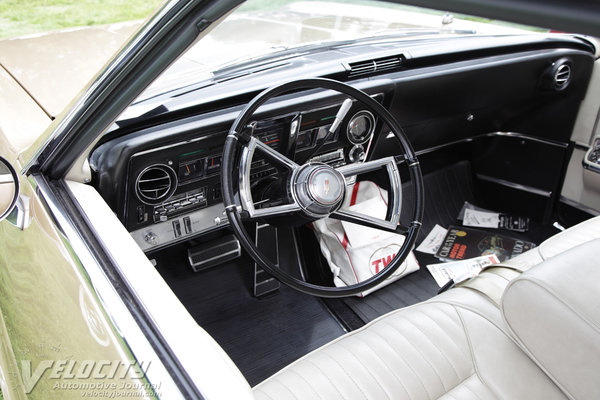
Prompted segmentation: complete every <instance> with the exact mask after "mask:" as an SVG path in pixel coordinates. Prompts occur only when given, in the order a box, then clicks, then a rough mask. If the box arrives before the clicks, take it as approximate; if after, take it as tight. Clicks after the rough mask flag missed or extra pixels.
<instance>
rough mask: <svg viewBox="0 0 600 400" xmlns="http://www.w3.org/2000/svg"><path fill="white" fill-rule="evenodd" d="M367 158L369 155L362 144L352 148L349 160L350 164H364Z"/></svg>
mask: <svg viewBox="0 0 600 400" xmlns="http://www.w3.org/2000/svg"><path fill="white" fill-rule="evenodd" d="M366 157H367V154H366V153H365V149H364V148H363V147H362V146H361V145H360V144H358V145H356V146H354V147H352V148H351V149H350V151H349V152H348V158H349V159H350V162H353V163H355V162H363V161H365V158H366Z"/></svg>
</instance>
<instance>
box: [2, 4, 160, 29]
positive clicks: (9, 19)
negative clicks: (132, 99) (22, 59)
mask: <svg viewBox="0 0 600 400" xmlns="http://www.w3.org/2000/svg"><path fill="white" fill-rule="evenodd" d="M161 1H162V0H0V38H9V37H16V36H23V35H29V34H33V33H39V32H47V31H54V30H59V29H64V28H71V27H76V26H93V25H102V24H109V23H114V22H122V21H130V20H134V19H142V18H146V17H147V16H148V15H150V13H151V12H152V11H153V10H154V9H155V8H156V7H157V6H158V5H159V4H160V3H161Z"/></svg>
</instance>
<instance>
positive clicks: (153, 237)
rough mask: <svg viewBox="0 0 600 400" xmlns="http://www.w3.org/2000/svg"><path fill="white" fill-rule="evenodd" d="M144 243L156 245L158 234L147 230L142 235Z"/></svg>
mask: <svg viewBox="0 0 600 400" xmlns="http://www.w3.org/2000/svg"><path fill="white" fill-rule="evenodd" d="M144 240H145V241H146V243H148V244H151V245H152V246H156V245H157V244H158V235H157V234H156V233H154V232H148V233H146V234H145V235H144Z"/></svg>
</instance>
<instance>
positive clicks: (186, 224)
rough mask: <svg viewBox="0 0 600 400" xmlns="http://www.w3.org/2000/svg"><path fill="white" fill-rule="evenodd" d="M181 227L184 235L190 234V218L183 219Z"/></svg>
mask: <svg viewBox="0 0 600 400" xmlns="http://www.w3.org/2000/svg"><path fill="white" fill-rule="evenodd" d="M183 227H184V229H185V233H186V234H189V233H192V221H191V220H190V217H183Z"/></svg>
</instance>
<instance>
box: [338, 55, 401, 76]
mask: <svg viewBox="0 0 600 400" xmlns="http://www.w3.org/2000/svg"><path fill="white" fill-rule="evenodd" d="M403 63H404V56H402V55H397V56H389V57H381V58H376V59H373V60H366V61H357V62H353V63H349V64H348V66H349V70H348V78H355V77H357V76H364V75H373V74H377V73H382V72H390V71H397V70H399V69H401V68H402V66H403Z"/></svg>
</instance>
